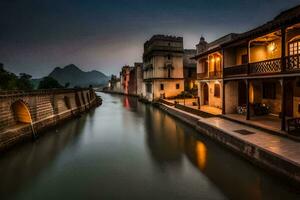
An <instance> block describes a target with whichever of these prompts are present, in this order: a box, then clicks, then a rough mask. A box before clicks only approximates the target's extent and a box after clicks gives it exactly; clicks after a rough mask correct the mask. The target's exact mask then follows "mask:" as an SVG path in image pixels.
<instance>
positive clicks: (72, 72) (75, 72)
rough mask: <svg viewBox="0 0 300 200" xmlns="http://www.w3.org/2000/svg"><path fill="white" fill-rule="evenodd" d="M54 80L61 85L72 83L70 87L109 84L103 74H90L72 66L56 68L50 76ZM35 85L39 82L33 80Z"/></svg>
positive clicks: (96, 72) (94, 71)
mask: <svg viewBox="0 0 300 200" xmlns="http://www.w3.org/2000/svg"><path fill="white" fill-rule="evenodd" d="M49 76H51V77H52V78H54V79H56V80H57V81H58V82H59V83H60V84H61V85H65V83H70V87H74V86H80V87H87V86H89V85H93V86H99V85H104V84H107V82H108V80H109V77H107V76H106V75H105V74H103V73H102V72H99V71H96V70H93V71H89V72H85V71H82V70H81V69H79V68H78V67H77V66H76V65H74V64H70V65H67V66H65V67H63V68H61V67H56V68H55V69H54V70H53V71H52V72H51V73H50V74H49ZM33 82H34V85H38V82H39V80H38V79H34V80H33Z"/></svg>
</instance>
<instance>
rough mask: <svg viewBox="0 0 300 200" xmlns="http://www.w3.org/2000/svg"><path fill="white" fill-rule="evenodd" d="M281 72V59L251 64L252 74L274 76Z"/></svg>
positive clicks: (250, 71) (250, 70)
mask: <svg viewBox="0 0 300 200" xmlns="http://www.w3.org/2000/svg"><path fill="white" fill-rule="evenodd" d="M280 72H281V58H276V59H271V60H264V61H260V62H255V63H250V64H249V73H250V74H273V73H280Z"/></svg>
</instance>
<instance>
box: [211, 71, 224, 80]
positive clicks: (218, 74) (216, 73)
mask: <svg viewBox="0 0 300 200" xmlns="http://www.w3.org/2000/svg"><path fill="white" fill-rule="evenodd" d="M209 78H212V79H214V78H222V71H211V72H209Z"/></svg>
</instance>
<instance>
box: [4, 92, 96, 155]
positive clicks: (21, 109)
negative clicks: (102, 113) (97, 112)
mask: <svg viewBox="0 0 300 200" xmlns="http://www.w3.org/2000/svg"><path fill="white" fill-rule="evenodd" d="M97 105H99V98H97V96H96V94H95V92H94V90H93V89H91V88H89V89H53V90H33V91H0V150H3V149H6V148H8V147H10V146H12V145H13V144H16V143H17V142H20V141H23V140H26V139H29V138H32V137H36V136H37V134H38V133H39V132H41V131H42V130H44V129H46V128H49V127H51V126H55V125H56V124H58V123H60V122H62V121H64V120H66V119H69V118H72V117H76V116H78V115H80V113H83V112H85V111H88V110H89V109H91V108H93V107H95V106H97Z"/></svg>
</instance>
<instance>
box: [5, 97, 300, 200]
mask: <svg viewBox="0 0 300 200" xmlns="http://www.w3.org/2000/svg"><path fill="white" fill-rule="evenodd" d="M101 95H102V96H103V105H102V106H101V107H99V108H97V109H95V110H93V111H91V112H90V113H88V114H86V115H84V116H83V117H82V118H80V119H76V120H73V121H70V122H68V123H66V124H64V125H63V126H60V127H58V128H57V130H58V131H56V130H50V131H49V132H48V133H46V134H45V135H44V136H43V137H41V138H40V139H39V140H37V141H36V142H34V143H27V144H25V145H22V146H20V147H18V148H15V149H13V150H12V151H10V152H8V153H5V154H4V155H2V157H1V158H0V172H1V179H0V193H1V195H2V197H10V198H12V197H15V198H16V199H41V198H43V199H70V198H72V199H87V198H88V199H99V198H102V199H112V198H117V199H137V198H138V199H227V198H228V199H282V198H283V197H284V199H297V198H298V199H299V196H297V195H296V194H295V193H294V192H295V191H294V190H292V189H291V188H288V187H286V186H284V184H281V183H280V181H279V180H277V178H272V177H271V176H269V175H268V174H266V173H265V172H263V171H262V170H259V169H257V168H256V167H253V166H252V165H250V164H249V163H248V162H246V161H244V160H242V159H240V158H239V157H237V156H236V155H235V154H233V153H231V152H228V151H227V150H226V149H225V148H223V147H220V146H219V145H218V144H215V143H214V142H212V141H211V140H209V139H207V138H205V137H202V136H201V135H199V134H198V133H197V132H195V131H194V130H193V129H192V128H190V127H188V126H186V125H185V124H183V123H182V122H180V121H178V120H176V119H174V118H173V117H171V116H169V115H167V114H165V113H164V112H162V111H160V110H159V109H157V108H153V107H152V106H150V105H145V104H141V103H139V102H138V101H137V99H135V98H131V97H122V96H117V95H108V94H101Z"/></svg>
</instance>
